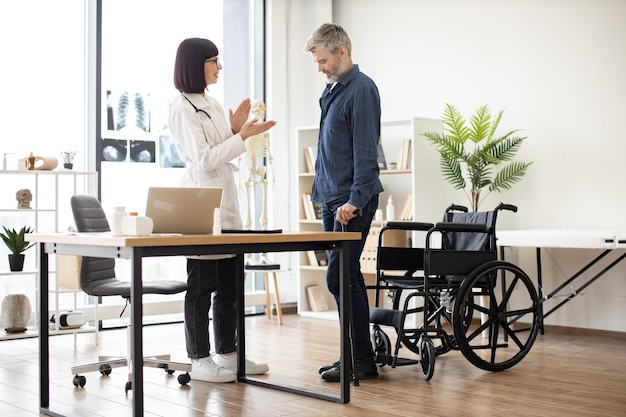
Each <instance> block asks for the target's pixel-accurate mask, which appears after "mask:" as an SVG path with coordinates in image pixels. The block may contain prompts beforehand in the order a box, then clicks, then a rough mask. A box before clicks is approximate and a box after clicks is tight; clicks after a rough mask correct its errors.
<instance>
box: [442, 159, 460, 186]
mask: <svg viewBox="0 0 626 417" xmlns="http://www.w3.org/2000/svg"><path fill="white" fill-rule="evenodd" d="M439 165H440V167H441V172H442V173H443V177H444V178H445V179H446V180H447V181H448V182H449V183H450V184H452V186H453V187H454V189H456V190H460V189H463V188H465V179H464V178H463V173H462V171H461V164H460V163H459V160H458V158H456V157H455V156H454V155H450V154H446V153H442V154H441V160H440V164H439Z"/></svg>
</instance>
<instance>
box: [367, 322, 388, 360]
mask: <svg viewBox="0 0 626 417" xmlns="http://www.w3.org/2000/svg"><path fill="white" fill-rule="evenodd" d="M372 344H373V345H374V361H375V362H376V364H377V365H378V366H385V365H389V364H390V360H391V350H392V347H391V340H389V336H387V334H386V333H385V332H384V331H383V330H382V329H381V328H380V327H379V326H378V325H377V324H376V325H374V326H373V327H372Z"/></svg>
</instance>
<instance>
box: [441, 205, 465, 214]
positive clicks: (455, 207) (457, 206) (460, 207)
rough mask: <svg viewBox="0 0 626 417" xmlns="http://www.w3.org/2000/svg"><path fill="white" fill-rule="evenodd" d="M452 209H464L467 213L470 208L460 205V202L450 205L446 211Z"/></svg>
mask: <svg viewBox="0 0 626 417" xmlns="http://www.w3.org/2000/svg"><path fill="white" fill-rule="evenodd" d="M451 211H462V212H463V213H467V212H468V208H467V207H465V206H460V205H458V204H450V206H448V208H447V209H446V213H449V212H451Z"/></svg>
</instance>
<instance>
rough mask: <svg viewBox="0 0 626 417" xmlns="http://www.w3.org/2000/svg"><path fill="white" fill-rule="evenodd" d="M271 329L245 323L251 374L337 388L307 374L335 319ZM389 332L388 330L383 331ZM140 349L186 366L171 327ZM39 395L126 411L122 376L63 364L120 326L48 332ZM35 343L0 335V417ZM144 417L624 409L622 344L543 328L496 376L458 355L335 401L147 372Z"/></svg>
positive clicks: (31, 364)
mask: <svg viewBox="0 0 626 417" xmlns="http://www.w3.org/2000/svg"><path fill="white" fill-rule="evenodd" d="M284 320H285V324H284V325H283V326H279V325H277V323H276V321H275V319H274V321H269V320H267V319H266V318H265V317H264V316H255V317H249V318H247V319H246V329H247V335H248V339H247V340H248V357H250V358H253V359H255V360H258V361H265V362H268V363H269V365H270V373H269V374H268V375H266V376H264V377H262V378H261V379H268V380H271V381H279V382H281V383H286V384H291V385H295V386H299V387H303V388H310V389H316V390H324V391H327V392H332V393H335V394H336V393H338V385H337V384H332V383H325V382H323V381H321V380H320V378H319V375H318V374H317V367H318V366H319V365H321V364H325V363H329V362H334V361H335V360H336V359H337V356H338V343H337V337H338V328H337V327H338V326H337V324H336V323H335V322H332V321H324V320H316V319H310V318H302V317H299V316H296V315H286V316H285V317H284ZM390 333H392V332H390ZM144 338H145V341H146V344H145V348H144V352H145V353H146V354H158V353H164V352H165V353H171V354H172V355H173V359H177V360H181V361H186V357H185V356H186V355H185V351H184V336H183V328H182V324H168V325H160V326H148V327H146V328H145V329H144ZM50 345H51V357H52V358H51V365H50V368H51V378H52V381H51V398H52V400H51V402H52V406H53V408H54V409H55V410H57V411H61V412H63V413H68V414H71V415H77V416H103V417H113V416H114V417H122V416H130V415H131V408H130V404H131V398H132V397H131V396H132V393H130V394H129V396H126V395H125V394H124V383H125V381H126V373H125V371H124V370H122V368H119V369H114V370H113V373H112V374H111V375H110V376H109V377H103V376H100V375H99V374H98V373H91V374H87V375H86V377H87V385H86V386H85V388H84V389H75V388H74V386H73V385H72V375H71V373H70V366H71V365H72V364H77V363H88V362H90V361H93V360H94V358H95V356H97V354H98V353H101V354H117V353H120V352H125V349H126V332H125V330H109V331H105V332H102V333H101V342H100V344H99V346H98V347H96V346H94V336H93V335H92V334H81V335H79V336H78V338H77V343H76V346H75V345H74V337H73V336H71V335H62V336H53V337H52V338H51V339H50ZM37 363H38V355H37V339H35V338H32V339H20V340H8V341H1V342H0V417H8V416H20V417H24V416H35V415H38V404H39V397H38V378H37V376H38V366H37ZM144 377H145V408H146V413H145V415H146V416H167V417H172V416H174V417H184V416H224V417H229V416H237V417H239V416H255V417H257V416H258V417H264V416H292V417H309V416H363V417H368V416H376V417H385V416H451V417H454V416H507V417H510V416H568V417H569V416H625V415H626V342H625V341H624V338H611V337H603V336H589V335H566V334H557V333H554V332H553V333H550V332H549V331H548V332H547V334H545V335H543V336H541V335H540V336H539V337H538V338H537V341H536V343H535V345H534V346H533V348H532V349H531V351H530V352H529V354H528V356H527V357H526V358H525V359H524V360H523V361H522V362H521V363H519V364H518V365H517V366H515V367H513V368H511V369H509V370H507V371H504V372H499V373H492V372H486V371H482V370H480V369H478V368H475V367H474V366H473V365H471V364H470V363H469V362H468V361H467V360H466V359H465V358H464V357H463V355H462V354H461V353H460V352H457V351H453V352H450V353H447V354H446V355H443V356H440V357H438V358H437V363H436V370H435V375H434V377H433V379H432V380H431V381H430V382H425V381H424V380H423V379H422V377H421V372H420V370H419V368H418V366H406V367H399V368H395V369H391V368H389V367H384V368H382V369H380V377H379V378H378V379H376V380H368V381H362V382H361V385H360V386H359V387H351V392H352V393H351V395H352V401H351V402H350V403H349V404H336V403H332V402H328V401H323V400H316V399H311V398H305V397H302V396H299V395H296V394H289V393H284V392H281V391H275V390H271V389H267V388H263V387H257V386H251V385H248V384H243V383H227V384H210V383H206V382H195V381H191V383H190V384H189V385H187V386H181V385H179V383H178V382H177V380H176V375H173V376H169V375H167V374H166V373H165V372H163V371H161V370H159V369H154V368H147V369H145V371H144Z"/></svg>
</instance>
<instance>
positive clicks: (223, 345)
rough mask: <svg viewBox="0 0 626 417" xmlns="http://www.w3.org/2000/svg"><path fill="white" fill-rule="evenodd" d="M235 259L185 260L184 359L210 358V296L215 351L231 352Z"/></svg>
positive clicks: (232, 344)
mask: <svg viewBox="0 0 626 417" xmlns="http://www.w3.org/2000/svg"><path fill="white" fill-rule="evenodd" d="M236 267H237V258H235V257H233V258H226V259H215V260H212V259H211V260H208V259H206V260H205V259H202V260H200V259H188V260H187V294H186V295H185V341H186V345H187V356H189V357H190V358H191V359H200V358H204V357H207V356H209V355H210V352H211V341H210V337H209V311H210V309H211V297H213V300H212V301H213V332H214V334H215V337H214V339H215V351H216V352H217V353H230V352H234V351H235V331H236V330H235V329H236V327H235V326H236V310H235V279H237V277H236V275H235V273H236Z"/></svg>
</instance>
